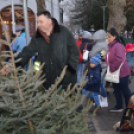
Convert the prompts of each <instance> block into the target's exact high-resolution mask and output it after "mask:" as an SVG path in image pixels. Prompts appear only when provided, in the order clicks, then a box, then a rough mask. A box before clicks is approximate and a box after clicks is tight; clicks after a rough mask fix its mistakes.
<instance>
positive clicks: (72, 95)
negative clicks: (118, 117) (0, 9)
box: [0, 18, 95, 134]
mask: <svg viewBox="0 0 134 134" xmlns="http://www.w3.org/2000/svg"><path fill="white" fill-rule="evenodd" d="M0 19H1V18H0ZM1 24H2V25H3V26H4V28H5V33H6V38H7V41H4V40H0V41H1V42H2V43H3V44H5V45H8V46H9V48H10V51H8V52H7V51H3V54H2V55H1V57H11V61H10V66H8V67H9V68H10V70H11V72H10V73H9V74H8V75H6V76H3V75H1V74H0V115H1V116H0V134H24V133H25V134H82V133H84V132H88V131H89V129H88V128H87V125H86V124H87V122H88V121H90V120H91V119H92V118H93V116H94V114H95V113H93V115H92V116H90V118H89V119H85V114H86V113H87V112H88V110H89V109H90V107H91V106H92V103H90V105H89V106H88V108H86V109H84V110H83V111H82V113H78V112H77V110H76V109H77V108H78V107H79V106H80V104H81V103H82V100H83V99H84V97H85V96H82V95H81V90H82V89H83V86H84V85H85V84H86V82H87V81H84V78H82V80H81V83H82V84H81V87H78V85H77V84H76V85H75V86H74V87H73V88H72V89H71V88H70V87H71V84H70V85H69V86H68V89H66V90H62V86H60V83H61V81H62V79H63V77H64V75H65V73H66V68H67V66H66V67H65V68H64V70H63V72H62V73H61V76H60V77H58V78H57V80H56V82H55V84H52V86H51V87H50V88H49V90H46V91H45V93H44V92H41V91H39V90H38V88H39V87H41V85H42V83H43V82H44V81H46V80H45V79H43V78H44V76H42V75H41V74H42V68H43V66H44V64H43V65H42V66H41V67H40V70H39V71H38V73H36V74H33V68H32V67H31V68H30V69H29V70H28V71H27V72H26V71H25V70H24V69H23V68H21V67H17V68H16V66H15V63H16V62H18V61H15V60H14V56H15V55H16V54H13V52H12V49H11V44H13V42H14V41H15V40H16V39H15V40H14V41H13V42H10V36H9V34H8V31H7V29H6V27H5V25H4V22H3V20H2V19H1ZM19 60H21V59H19ZM0 62H1V64H2V66H5V65H6V64H7V62H5V61H0ZM76 90H77V92H76Z"/></svg>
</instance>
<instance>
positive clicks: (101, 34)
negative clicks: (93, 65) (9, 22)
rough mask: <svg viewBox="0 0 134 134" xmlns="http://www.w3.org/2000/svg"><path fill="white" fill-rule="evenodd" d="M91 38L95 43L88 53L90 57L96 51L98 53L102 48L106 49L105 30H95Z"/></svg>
mask: <svg viewBox="0 0 134 134" xmlns="http://www.w3.org/2000/svg"><path fill="white" fill-rule="evenodd" d="M93 40H94V42H95V44H94V45H93V48H92V50H91V52H90V53H89V57H90V58H91V57H93V56H95V55H96V54H97V53H100V52H101V51H102V50H105V51H107V44H106V32H105V31H104V30H98V31H96V32H95V33H94V35H93Z"/></svg>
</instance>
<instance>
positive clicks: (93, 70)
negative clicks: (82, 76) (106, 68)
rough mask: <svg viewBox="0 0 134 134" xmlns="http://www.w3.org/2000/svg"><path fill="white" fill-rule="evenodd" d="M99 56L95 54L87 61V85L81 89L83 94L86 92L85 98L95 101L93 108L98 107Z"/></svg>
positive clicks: (100, 70)
mask: <svg viewBox="0 0 134 134" xmlns="http://www.w3.org/2000/svg"><path fill="white" fill-rule="evenodd" d="M100 58H101V55H100V54H96V55H95V56H94V57H92V58H91V59H90V61H89V63H90V70H89V72H88V83H87V84H86V86H85V88H84V89H83V94H84V95H86V94H87V92H89V91H90V92H89V94H88V95H87V98H93V99H94V101H95V108H96V107H99V108H98V110H99V109H101V106H100V100H99V95H100V84H101V72H102V69H101V65H100Z"/></svg>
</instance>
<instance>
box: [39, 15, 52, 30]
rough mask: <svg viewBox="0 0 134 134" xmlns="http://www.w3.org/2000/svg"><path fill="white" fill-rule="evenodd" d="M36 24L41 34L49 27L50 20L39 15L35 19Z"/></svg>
mask: <svg viewBox="0 0 134 134" xmlns="http://www.w3.org/2000/svg"><path fill="white" fill-rule="evenodd" d="M37 23H38V29H39V30H41V31H42V32H47V31H48V29H50V26H51V19H49V18H47V17H46V16H44V15H40V16H38V18H37Z"/></svg>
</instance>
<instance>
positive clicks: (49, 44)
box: [1, 10, 79, 89]
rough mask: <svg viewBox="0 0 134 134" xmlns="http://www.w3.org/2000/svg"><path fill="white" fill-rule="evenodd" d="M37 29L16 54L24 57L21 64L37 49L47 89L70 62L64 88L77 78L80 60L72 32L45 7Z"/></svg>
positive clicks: (38, 20)
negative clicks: (52, 16)
mask: <svg viewBox="0 0 134 134" xmlns="http://www.w3.org/2000/svg"><path fill="white" fill-rule="evenodd" d="M37 23H38V29H37V32H36V34H35V35H34V36H33V38H32V39H31V42H30V44H29V45H28V46H26V47H25V48H24V49H23V51H22V52H21V53H20V54H19V55H18V57H17V58H22V60H21V61H20V63H17V64H16V66H19V65H21V66H22V67H24V66H25V64H26V63H27V62H28V60H29V59H30V58H31V57H32V56H33V55H34V54H35V53H36V52H38V59H39V61H40V62H41V64H42V63H44V62H45V66H44V68H43V74H45V75H46V76H45V78H46V79H47V81H46V82H45V83H44V84H43V86H44V88H45V89H48V88H49V87H50V86H51V84H54V83H55V80H56V78H57V77H58V76H60V74H61V72H62V70H63V68H64V66H65V65H68V68H67V72H66V75H65V77H64V79H63V81H62V83H61V84H62V85H63V88H64V89H66V88H67V86H68V85H69V84H70V83H72V84H73V85H74V84H75V83H76V82H77V76H76V69H77V65H78V61H79V51H78V47H77V44H76V42H75V39H74V37H73V35H72V34H71V33H70V32H69V30H68V29H67V28H65V27H64V26H60V25H58V23H57V20H56V19H54V18H51V14H50V13H49V12H48V11H46V10H44V11H40V12H38V13H37ZM7 72H8V70H7V69H5V68H3V69H2V70H1V73H2V74H3V75H4V74H7Z"/></svg>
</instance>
